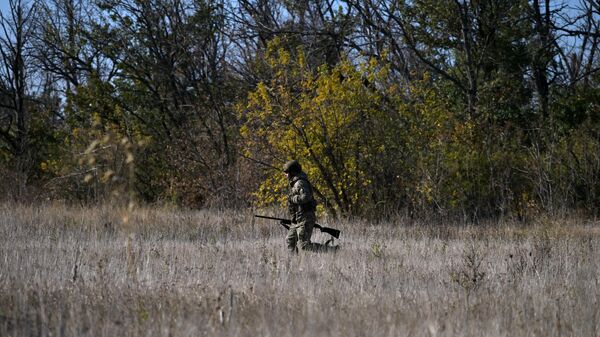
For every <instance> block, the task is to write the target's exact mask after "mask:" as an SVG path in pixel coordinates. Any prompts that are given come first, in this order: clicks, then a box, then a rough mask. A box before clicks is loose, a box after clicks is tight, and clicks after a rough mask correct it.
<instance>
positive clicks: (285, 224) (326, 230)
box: [254, 214, 341, 239]
mask: <svg viewBox="0 0 600 337" xmlns="http://www.w3.org/2000/svg"><path fill="white" fill-rule="evenodd" d="M254 217H256V218H262V219H269V220H278V221H279V223H280V224H281V225H282V226H283V227H285V228H286V229H290V226H289V225H291V224H292V220H290V219H284V218H275V217H272V216H264V215H257V214H255V215H254ZM315 228H318V229H319V230H320V231H321V232H323V233H327V234H329V235H331V236H333V237H334V238H336V239H338V238H339V237H340V233H341V232H340V230H339V229H335V228H330V227H323V226H321V225H319V224H318V223H316V224H315Z"/></svg>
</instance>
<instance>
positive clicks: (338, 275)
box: [0, 203, 600, 336]
mask: <svg viewBox="0 0 600 337" xmlns="http://www.w3.org/2000/svg"><path fill="white" fill-rule="evenodd" d="M121 219H122V214H121V213H120V210H118V209H116V208H113V207H109V206H102V207H95V208H80V207H66V206H62V205H44V206H23V205H17V204H6V203H5V204H2V205H0V240H1V243H0V336H51V335H53V336H163V335H164V336H167V335H168V336H203V335H207V336H456V335H461V336H531V335H539V336H597V335H599V334H600V327H598V326H597V324H596V322H597V321H598V319H599V318H600V317H599V314H600V312H599V311H600V306H599V305H598V301H599V299H600V290H599V289H600V287H599V282H600V281H599V277H598V272H597V271H598V270H599V267H600V266H599V263H600V262H599V261H600V241H599V240H598V237H599V236H600V230H599V227H598V222H597V221H596V222H593V221H584V220H578V219H554V220H549V219H546V220H538V221H536V222H535V223H533V224H529V225H528V226H522V225H519V224H516V223H495V224H487V225H486V224H479V225H478V226H471V225H465V224H463V225H460V224H448V223H436V224H431V223H423V222H421V223H411V222H410V221H408V220H406V219H396V220H395V221H392V222H389V223H382V224H369V223H361V222H359V221H350V220H346V221H340V222H335V223H331V222H330V223H328V225H332V226H334V227H337V228H340V229H341V230H342V240H341V241H340V242H341V245H342V249H341V250H339V251H338V252H337V253H335V254H306V255H304V254H301V255H299V256H292V257H290V256H288V255H287V253H286V251H285V249H284V247H283V237H284V233H283V232H282V231H281V229H280V228H279V227H278V226H277V225H276V224H273V223H268V222H266V221H265V222H263V221H254V220H253V218H252V216H251V213H250V212H249V211H246V212H238V213H220V212H217V211H199V212H192V211H172V210H168V209H139V210H136V211H135V212H134V214H133V216H132V217H131V220H130V221H129V222H128V225H127V226H124V225H122V222H121ZM324 222H326V221H324ZM315 239H316V240H318V241H324V239H325V237H324V236H322V235H321V234H320V233H318V234H317V235H316V238H315Z"/></svg>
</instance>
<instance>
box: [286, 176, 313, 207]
mask: <svg viewBox="0 0 600 337" xmlns="http://www.w3.org/2000/svg"><path fill="white" fill-rule="evenodd" d="M294 190H295V191H294V192H295V193H294V195H293V196H292V197H291V198H290V201H291V202H292V203H294V204H300V205H301V204H306V203H308V202H311V201H312V200H313V195H312V191H311V188H310V185H309V184H308V182H307V181H305V180H298V182H296V184H295V185H294Z"/></svg>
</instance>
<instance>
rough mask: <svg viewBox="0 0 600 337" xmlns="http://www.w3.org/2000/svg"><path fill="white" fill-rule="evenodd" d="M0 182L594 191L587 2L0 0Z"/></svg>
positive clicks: (356, 202) (340, 191) (519, 206)
mask: <svg viewBox="0 0 600 337" xmlns="http://www.w3.org/2000/svg"><path fill="white" fill-rule="evenodd" d="M0 28H1V30H2V31H1V33H0V177H1V178H0V187H1V188H2V191H3V195H4V197H8V198H17V199H29V198H63V199H69V200H80V201H85V202H89V201H98V200H103V199H105V198H108V197H111V195H116V194H120V195H124V194H135V195H136V198H138V199H140V200H143V201H147V202H156V201H159V202H167V203H174V204H177V205H184V206H189V207H203V206H219V207H235V206H241V205H245V204H246V203H248V202H253V203H257V204H271V203H277V202H280V201H282V200H283V196H284V195H283V193H282V192H283V189H284V188H285V181H284V177H283V176H282V175H281V174H280V172H278V171H277V170H276V169H278V168H280V167H281V165H282V163H283V162H285V161H286V160H288V159H289V158H297V159H299V160H300V161H301V163H302V164H303V166H304V167H305V169H306V171H307V172H308V174H309V175H310V176H311V178H312V180H314V185H315V189H316V193H317V196H318V199H319V201H320V205H321V207H322V208H323V210H327V211H329V212H331V213H334V214H340V213H343V214H356V215H363V216H374V215H382V214H384V215H385V214H390V213H393V212H399V211H401V212H408V213H410V214H413V215H417V214H424V213H429V212H437V213H441V214H448V215H452V214H461V215H468V216H475V217H479V216H504V215H508V216H518V217H527V216H529V215H532V214H535V213H536V212H557V211H565V210H573V211H583V212H587V213H590V214H597V213H598V207H597V205H599V204H600V71H599V70H600V55H599V52H600V46H599V42H600V2H599V1H597V0H572V1H550V0H545V1H539V0H531V1H525V0H502V1H500V0H478V1H462V0H415V1H408V0H398V1H396V0H394V1H391V0H346V1H335V0H303V1H284V0H238V1H203V0H145V1H139V0H95V1H91V0H46V1H33V0H32V1H25V0H10V10H9V11H6V12H4V13H2V16H1V17H0Z"/></svg>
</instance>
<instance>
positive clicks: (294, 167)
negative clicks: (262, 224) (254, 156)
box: [283, 160, 328, 253]
mask: <svg viewBox="0 0 600 337" xmlns="http://www.w3.org/2000/svg"><path fill="white" fill-rule="evenodd" d="M283 172H285V175H286V176H287V178H288V181H289V184H290V193H289V195H288V208H289V211H290V215H291V217H292V224H291V226H290V229H289V231H288V234H287V237H286V238H285V241H286V243H287V247H288V249H289V250H290V251H291V252H293V253H296V252H298V248H297V246H296V244H298V245H299V246H300V249H302V250H309V251H319V250H326V249H327V248H328V243H326V244H325V245H323V244H319V243H314V242H311V241H310V237H311V235H312V231H313V227H314V226H315V223H316V221H317V217H316V215H315V210H316V206H317V202H316V200H315V198H314V196H313V188H312V185H311V184H310V182H309V181H308V177H307V176H306V173H304V172H302V167H301V166H300V163H298V162H297V161H296V160H290V161H288V162H287V163H285V165H284V166H283Z"/></svg>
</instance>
